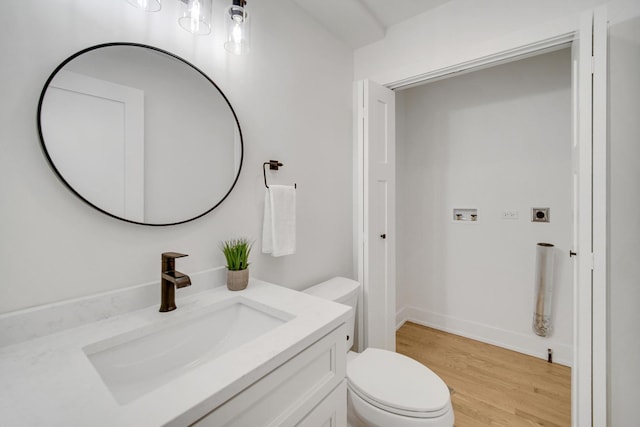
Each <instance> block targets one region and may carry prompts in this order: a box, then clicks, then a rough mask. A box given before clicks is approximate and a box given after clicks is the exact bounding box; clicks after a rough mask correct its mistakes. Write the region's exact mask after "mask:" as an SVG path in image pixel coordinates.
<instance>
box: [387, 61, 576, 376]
mask: <svg viewBox="0 0 640 427" xmlns="http://www.w3.org/2000/svg"><path fill="white" fill-rule="evenodd" d="M570 61H571V58H570V51H569V50H568V49H565V50H562V51H557V52H553V53H550V54H545V55H541V56H538V57H534V58H529V59H526V60H522V61H518V62H514V63H510V64H506V65H501V66H497V67H494V68H490V69H486V70H482V71H477V72H474V73H470V74H467V75H463V76H459V77H454V78H450V79H447V80H441V81H438V82H435V83H430V84H426V85H423V86H419V87H415V88H412V89H407V90H404V91H398V92H397V105H398V106H399V108H398V120H397V126H398V137H397V152H398V153H397V158H398V161H397V176H398V178H397V183H398V184H397V194H398V203H397V215H398V244H397V247H398V256H397V272H398V273H397V283H398V298H397V308H398V311H399V312H400V314H399V317H400V318H402V317H409V318H411V319H413V320H417V321H419V322H421V323H425V324H429V325H433V326H436V327H439V328H442V329H445V330H449V331H452V332H455V333H459V334H462V335H466V336H470V337H473V338H476V339H480V340H483V341H487V342H492V343H496V344H499V345H502V346H505V347H507V348H512V349H516V350H519V351H522V352H525V353H529V354H533V355H537V356H540V357H546V354H547V348H553V349H554V352H555V358H556V360H557V361H559V362H563V363H565V364H569V363H570V361H571V357H572V356H571V354H572V353H571V346H572V318H573V312H572V304H573V303H572V285H573V284H572V275H571V263H570V260H569V257H568V251H569V249H570V247H571V246H570V245H571V241H572V212H571V209H572V208H571V206H572V194H571V182H572V181H571V150H570V141H571V62H570ZM532 207H549V208H551V215H550V217H551V222H550V223H532V222H531V221H530V209H531V208H532ZM453 208H477V209H478V222H477V223H460V222H458V223H454V222H453V221H452V216H453V214H452V209H453ZM504 210H517V211H518V212H519V219H517V220H505V219H502V212H503V211H504ZM538 242H549V243H553V244H554V245H555V246H556V250H555V262H556V274H555V279H556V282H555V286H556V289H555V293H554V301H553V318H554V319H553V320H554V332H553V334H552V335H551V337H550V338H547V339H542V338H539V337H537V336H536V335H535V334H534V333H533V331H532V328H531V324H532V316H533V308H534V301H535V300H534V275H535V268H534V267H535V260H536V243H538ZM400 320H402V319H400Z"/></svg>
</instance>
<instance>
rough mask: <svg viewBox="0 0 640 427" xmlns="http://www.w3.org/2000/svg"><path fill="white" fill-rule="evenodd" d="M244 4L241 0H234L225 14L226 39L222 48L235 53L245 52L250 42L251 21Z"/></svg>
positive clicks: (241, 53)
mask: <svg viewBox="0 0 640 427" xmlns="http://www.w3.org/2000/svg"><path fill="white" fill-rule="evenodd" d="M245 4H246V2H245V1H243V0H235V1H234V2H233V4H232V5H231V6H230V7H229V8H227V12H226V14H225V26H226V29H227V40H226V42H225V44H224V48H225V49H226V50H227V51H229V52H231V53H233V54H235V55H243V54H245V53H247V52H248V51H249V48H250V43H251V22H250V20H249V14H248V13H247V8H246V7H244V6H245Z"/></svg>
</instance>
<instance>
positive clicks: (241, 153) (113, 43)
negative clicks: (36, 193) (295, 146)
mask: <svg viewBox="0 0 640 427" xmlns="http://www.w3.org/2000/svg"><path fill="white" fill-rule="evenodd" d="M112 46H133V47H139V48H145V49H151V50H154V51H156V52H160V53H163V54H165V55H168V56H169V57H171V58H173V59H176V60H178V61H180V62H182V63H183V64H185V65H187V66H189V67H191V68H192V69H194V70H195V71H197V72H198V73H199V74H200V75H201V76H202V77H204V78H205V79H206V80H207V81H208V82H209V83H211V84H212V85H213V87H215V88H216V89H217V91H218V92H219V93H220V95H222V98H223V99H224V100H225V102H226V103H227V105H228V106H229V109H230V110H231V113H232V114H233V118H234V119H235V121H236V126H238V134H239V135H240V163H239V165H238V172H237V173H236V177H235V179H234V180H233V183H232V184H231V187H230V188H229V191H227V193H226V194H225V195H224V196H223V197H222V198H221V199H220V200H219V201H218V202H217V203H216V204H215V205H214V206H213V207H211V208H210V209H208V210H206V211H205V212H202V213H201V214H199V215H196V216H194V217H192V218H189V219H185V220H183V221H177V222H171V223H166V224H150V223H145V222H139V221H133V220H130V219H126V218H122V217H119V216H117V215H114V214H112V213H111V212H108V211H106V210H104V209H102V208H99V207H98V206H96V205H94V204H93V203H91V202H90V201H89V200H87V199H86V198H84V197H83V196H82V195H81V194H80V193H78V192H77V191H76V190H75V189H74V188H73V187H72V186H71V185H70V184H69V183H68V182H67V181H66V180H65V179H64V177H63V176H62V173H61V172H60V171H59V170H58V168H57V167H56V165H55V164H54V162H53V159H52V158H51V156H50V154H49V151H48V150H47V146H46V144H45V140H44V135H43V133H42V123H41V113H42V103H43V101H44V97H45V94H46V92H47V89H48V88H49V84H50V83H51V81H52V80H53V79H54V77H55V76H56V74H57V73H58V72H59V71H60V70H61V69H62V68H63V67H64V66H65V65H67V64H68V63H69V62H71V61H72V60H74V59H75V58H76V57H78V56H80V55H82V54H84V53H87V52H90V51H92V50H96V49H100V48H105V47H112ZM36 114H37V115H36V120H37V125H38V136H39V138H40V145H41V148H42V151H43V153H44V154H45V157H46V158H47V161H48V162H49V165H50V166H51V168H52V169H53V171H54V172H55V174H56V175H57V177H58V179H60V181H62V183H63V184H64V185H65V186H66V187H67V188H68V189H69V190H70V191H71V192H72V193H73V194H75V195H76V196H77V197H78V198H80V200H82V201H84V202H85V203H86V204H88V205H89V206H91V207H92V208H94V209H96V210H98V211H100V212H102V213H104V214H106V215H108V216H110V217H112V218H115V219H118V220H121V221H125V222H128V223H131V224H138V225H147V226H152V227H165V226H169V225H178V224H184V223H186V222H190V221H194V220H196V219H198V218H201V217H203V216H205V215H206V214H208V213H209V212H211V211H212V210H214V209H215V208H217V207H218V206H220V205H221V204H222V202H224V200H225V199H226V198H227V197H228V196H229V194H231V191H233V189H234V187H235V186H236V183H237V182H238V178H240V172H241V171H242V163H243V161H244V139H243V137H242V128H241V127H240V121H239V120H238V116H237V115H236V112H235V110H234V109H233V107H232V106H231V103H230V102H229V99H228V98H227V96H226V95H225V94H224V92H222V90H221V89H220V88H219V87H218V85H217V84H215V82H214V81H213V80H211V79H210V78H209V77H208V76H207V75H206V74H205V73H204V72H203V71H202V70H200V69H199V68H198V67H196V66H195V65H193V64H192V63H190V62H189V61H186V60H185V59H183V58H181V57H179V56H177V55H175V54H173V53H171V52H167V51H166V50H163V49H160V48H157V47H154V46H149V45H146V44H141V43H130V42H112V43H102V44H98V45H94V46H90V47H88V48H86V49H82V50H81V51H78V52H76V53H74V54H73V55H71V56H70V57H68V58H67V59H65V60H64V61H62V63H60V65H58V66H57V67H56V68H55V69H54V70H53V72H52V73H51V75H50V76H49V78H48V79H47V81H46V82H45V84H44V87H43V88H42V92H41V93H40V98H39V100H38V109H37V113H36Z"/></svg>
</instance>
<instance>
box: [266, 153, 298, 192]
mask: <svg viewBox="0 0 640 427" xmlns="http://www.w3.org/2000/svg"><path fill="white" fill-rule="evenodd" d="M267 165H269V170H272V171H277V170H278V169H280V166H284V165H283V164H282V163H280V162H279V161H277V160H269V161H268V162H264V163H263V164H262V176H263V178H264V186H265V187H267V188H269V185H267ZM293 188H298V185H297V184H293Z"/></svg>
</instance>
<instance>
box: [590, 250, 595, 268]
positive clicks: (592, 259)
mask: <svg viewBox="0 0 640 427" xmlns="http://www.w3.org/2000/svg"><path fill="white" fill-rule="evenodd" d="M594 260H595V257H594V256H593V252H592V253H590V254H589V264H591V265H589V268H591V269H592V270H593V269H594V267H595V261H594Z"/></svg>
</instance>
